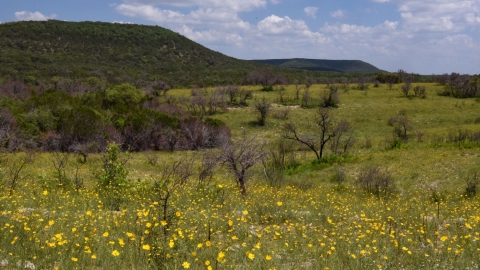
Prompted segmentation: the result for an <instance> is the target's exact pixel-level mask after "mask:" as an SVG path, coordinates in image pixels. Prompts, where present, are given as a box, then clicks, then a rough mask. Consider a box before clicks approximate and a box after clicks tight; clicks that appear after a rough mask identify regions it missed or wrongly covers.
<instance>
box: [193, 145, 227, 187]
mask: <svg viewBox="0 0 480 270" xmlns="http://www.w3.org/2000/svg"><path fill="white" fill-rule="evenodd" d="M221 159H222V156H221V155H219V154H218V153H216V152H214V151H211V150H203V151H202V164H201V167H200V172H199V173H198V181H199V182H206V181H209V180H211V179H212V177H213V175H214V170H215V167H216V166H217V165H218V163H219V162H220V161H221Z"/></svg>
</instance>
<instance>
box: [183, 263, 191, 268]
mask: <svg viewBox="0 0 480 270" xmlns="http://www.w3.org/2000/svg"><path fill="white" fill-rule="evenodd" d="M182 266H183V268H185V269H188V268H190V263H188V262H183V263H182Z"/></svg>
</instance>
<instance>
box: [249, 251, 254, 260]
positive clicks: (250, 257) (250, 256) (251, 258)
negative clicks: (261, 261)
mask: <svg viewBox="0 0 480 270" xmlns="http://www.w3.org/2000/svg"><path fill="white" fill-rule="evenodd" d="M248 258H249V259H250V260H253V259H255V254H253V253H251V252H248Z"/></svg>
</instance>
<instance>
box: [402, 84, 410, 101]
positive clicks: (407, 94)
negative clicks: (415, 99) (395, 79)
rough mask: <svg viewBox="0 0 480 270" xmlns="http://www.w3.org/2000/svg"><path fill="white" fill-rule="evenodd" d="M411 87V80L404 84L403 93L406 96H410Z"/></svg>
mask: <svg viewBox="0 0 480 270" xmlns="http://www.w3.org/2000/svg"><path fill="white" fill-rule="evenodd" d="M411 88H412V84H411V83H410V81H406V82H405V84H404V85H402V93H403V95H404V96H405V97H406V98H408V96H409V93H410V89H411Z"/></svg>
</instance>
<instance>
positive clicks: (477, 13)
mask: <svg viewBox="0 0 480 270" xmlns="http://www.w3.org/2000/svg"><path fill="white" fill-rule="evenodd" d="M46 19H57V20H67V21H104V22H121V23H136V24H146V25H160V26H163V27H166V28H169V29H171V30H173V31H175V32H178V33H180V34H182V35H185V36H187V37H188V38H190V39H192V40H194V41H196V42H198V43H200V44H202V45H204V46H207V47H209V48H211V49H213V50H216V51H219V52H222V53H224V54H227V55H229V56H233V57H236V58H241V59H268V58H293V57H301V58H316V59H359V60H363V61H366V62H369V63H371V64H373V65H375V66H377V67H379V68H381V69H385V70H388V71H396V70H398V69H404V70H406V71H407V72H415V73H421V74H433V73H434V74H440V73H450V72H460V73H469V74H478V73H480V0H458V1H451V0H421V1H417V0H354V1H346V0H337V1H335V0H315V1H314V0H295V1H293V0H95V1H94V0H74V1H65V0H62V1H60V0H15V1H13V0H4V1H2V2H0V22H11V21H19V20H46Z"/></svg>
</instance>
